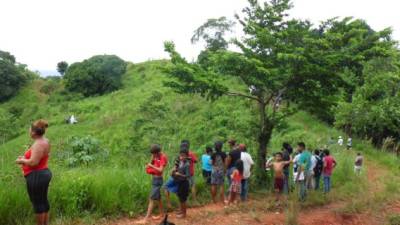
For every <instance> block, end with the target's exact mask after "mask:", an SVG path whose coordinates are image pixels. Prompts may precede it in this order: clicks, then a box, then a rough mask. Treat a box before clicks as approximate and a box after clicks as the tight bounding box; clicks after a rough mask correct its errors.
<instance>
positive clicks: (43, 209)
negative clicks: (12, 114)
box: [16, 120, 52, 225]
mask: <svg viewBox="0 0 400 225" xmlns="http://www.w3.org/2000/svg"><path fill="white" fill-rule="evenodd" d="M48 126H49V125H48V123H47V122H46V121H45V120H38V121H36V122H34V123H33V124H32V125H31V128H30V130H29V134H30V136H31V138H32V139H33V140H34V143H33V145H32V146H31V147H30V148H29V149H28V151H26V152H25V155H24V156H19V157H18V159H17V160H16V163H17V164H19V165H21V166H22V170H23V173H24V176H25V179H26V186H27V189H28V195H29V199H30V200H31V203H32V205H33V209H34V212H35V214H36V224H37V225H47V224H49V210H50V204H49V201H48V198H47V195H48V188H49V184H50V181H51V177H52V174H51V171H50V170H49V167H48V160H49V154H50V149H51V146H50V143H49V140H47V139H46V138H45V137H44V134H45V133H46V130H47V128H48Z"/></svg>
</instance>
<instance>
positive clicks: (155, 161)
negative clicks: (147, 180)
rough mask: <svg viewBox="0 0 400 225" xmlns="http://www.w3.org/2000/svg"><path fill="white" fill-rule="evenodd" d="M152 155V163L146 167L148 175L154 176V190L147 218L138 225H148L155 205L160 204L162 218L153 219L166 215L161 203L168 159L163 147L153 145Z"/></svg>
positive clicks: (152, 190) (151, 194) (151, 193)
mask: <svg viewBox="0 0 400 225" xmlns="http://www.w3.org/2000/svg"><path fill="white" fill-rule="evenodd" d="M150 153H151V155H152V157H151V162H150V163H148V164H147V165H146V173H147V174H149V175H151V176H152V189H151V192H150V200H149V206H148V208H147V214H146V216H145V218H144V219H143V220H141V221H138V222H137V224H146V223H148V220H149V218H150V216H151V214H152V212H153V209H154V205H155V203H156V202H158V206H159V212H160V216H155V217H153V219H154V220H157V219H159V218H162V216H163V214H164V210H163V205H162V201H161V188H162V185H163V172H164V168H165V167H166V166H167V163H168V159H167V156H166V155H165V154H163V153H162V152H161V146H160V145H157V144H153V145H151V148H150Z"/></svg>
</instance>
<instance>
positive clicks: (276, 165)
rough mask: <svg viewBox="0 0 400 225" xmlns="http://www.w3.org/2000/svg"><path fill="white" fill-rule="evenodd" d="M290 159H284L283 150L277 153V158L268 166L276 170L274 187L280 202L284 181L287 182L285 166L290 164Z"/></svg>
mask: <svg viewBox="0 0 400 225" xmlns="http://www.w3.org/2000/svg"><path fill="white" fill-rule="evenodd" d="M290 163H291V161H290V159H289V160H288V161H283V154H282V152H277V153H275V160H274V162H271V163H270V164H269V165H267V166H268V167H270V168H272V169H273V170H274V189H275V195H276V202H277V203H278V204H279V203H280V202H281V194H282V193H283V188H284V183H285V173H284V172H283V171H284V167H285V166H287V165H290Z"/></svg>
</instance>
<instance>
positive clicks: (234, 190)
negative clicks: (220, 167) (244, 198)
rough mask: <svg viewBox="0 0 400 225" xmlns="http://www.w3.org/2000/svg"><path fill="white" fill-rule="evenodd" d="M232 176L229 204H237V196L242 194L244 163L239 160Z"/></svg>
mask: <svg viewBox="0 0 400 225" xmlns="http://www.w3.org/2000/svg"><path fill="white" fill-rule="evenodd" d="M233 168H234V169H233V170H232V174H231V181H232V182H231V185H230V186H229V203H228V204H233V203H236V196H237V195H240V194H241V193H242V179H243V161H242V160H240V159H239V160H237V161H236V163H235V166H234V167H233Z"/></svg>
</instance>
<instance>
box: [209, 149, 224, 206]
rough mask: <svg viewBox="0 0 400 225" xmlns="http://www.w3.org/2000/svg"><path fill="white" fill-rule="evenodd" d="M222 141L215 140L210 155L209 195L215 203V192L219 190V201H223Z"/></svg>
mask: <svg viewBox="0 0 400 225" xmlns="http://www.w3.org/2000/svg"><path fill="white" fill-rule="evenodd" d="M223 145H224V143H223V142H222V141H217V142H215V152H214V153H213V154H212V156H211V164H212V171H211V196H212V199H213V202H214V203H217V192H218V188H219V190H220V196H221V201H222V202H224V176H225V160H226V154H225V152H223V151H222V147H223Z"/></svg>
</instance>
